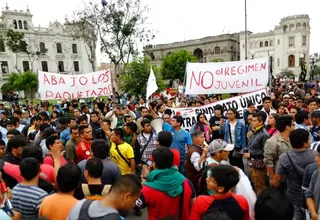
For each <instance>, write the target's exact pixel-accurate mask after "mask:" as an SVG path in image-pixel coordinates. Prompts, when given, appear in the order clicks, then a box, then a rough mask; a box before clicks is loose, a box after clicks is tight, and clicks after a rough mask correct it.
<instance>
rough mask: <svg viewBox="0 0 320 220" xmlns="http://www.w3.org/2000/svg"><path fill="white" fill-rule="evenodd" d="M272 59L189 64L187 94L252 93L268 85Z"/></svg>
mask: <svg viewBox="0 0 320 220" xmlns="http://www.w3.org/2000/svg"><path fill="white" fill-rule="evenodd" d="M268 75H269V59H268V58H267V57H266V58H259V59H252V60H245V61H236V62H220V63H188V64H187V75H186V78H187V79H186V92H185V94H220V93H242V92H252V91H256V90H259V89H262V88H265V87H266V86H267V84H268Z"/></svg>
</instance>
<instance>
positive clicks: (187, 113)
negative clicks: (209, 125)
mask: <svg viewBox="0 0 320 220" xmlns="http://www.w3.org/2000/svg"><path fill="white" fill-rule="evenodd" d="M267 96H268V90H267V89H266V88H264V89H262V90H259V91H255V92H251V93H247V94H245V95H241V96H235V97H232V98H229V99H224V100H221V101H218V102H215V103H211V104H209V105H204V106H201V107H194V108H171V111H172V112H173V115H175V114H176V113H177V112H179V113H180V115H181V116H182V117H183V124H182V127H183V128H184V129H187V130H189V129H190V128H191V127H192V125H194V124H195V123H196V122H197V115H198V114H199V113H203V114H205V115H206V117H207V120H208V121H209V120H210V118H211V117H212V116H214V114H215V112H214V106H216V105H222V107H223V109H224V113H226V112H227V110H228V109H230V108H234V109H236V110H237V111H238V113H239V116H240V118H243V111H244V110H245V109H247V108H248V102H252V103H254V104H255V105H256V106H259V105H262V104H263V102H262V99H263V98H264V97H267Z"/></svg>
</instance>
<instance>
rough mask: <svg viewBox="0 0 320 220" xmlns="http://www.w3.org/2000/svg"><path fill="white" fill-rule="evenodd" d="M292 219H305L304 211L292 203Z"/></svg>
mask: <svg viewBox="0 0 320 220" xmlns="http://www.w3.org/2000/svg"><path fill="white" fill-rule="evenodd" d="M294 219H295V220H305V219H306V213H305V211H304V210H303V209H301V208H300V207H298V206H296V205H294Z"/></svg>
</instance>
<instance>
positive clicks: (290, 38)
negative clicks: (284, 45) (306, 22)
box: [289, 37, 294, 47]
mask: <svg viewBox="0 0 320 220" xmlns="http://www.w3.org/2000/svg"><path fill="white" fill-rule="evenodd" d="M289 47H294V37H289Z"/></svg>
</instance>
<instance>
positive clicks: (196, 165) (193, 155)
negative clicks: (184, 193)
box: [186, 130, 208, 186]
mask: <svg viewBox="0 0 320 220" xmlns="http://www.w3.org/2000/svg"><path fill="white" fill-rule="evenodd" d="M191 138H192V144H191V147H190V148H189V149H188V152H187V159H186V177H187V178H188V180H190V182H191V183H192V184H193V185H194V186H196V185H197V176H198V175H199V174H201V172H200V170H201V164H202V163H203V162H204V161H205V160H206V159H207V155H208V147H207V146H205V145H204V141H205V138H204V133H203V131H201V130H195V131H193V132H192V133H191Z"/></svg>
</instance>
